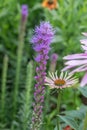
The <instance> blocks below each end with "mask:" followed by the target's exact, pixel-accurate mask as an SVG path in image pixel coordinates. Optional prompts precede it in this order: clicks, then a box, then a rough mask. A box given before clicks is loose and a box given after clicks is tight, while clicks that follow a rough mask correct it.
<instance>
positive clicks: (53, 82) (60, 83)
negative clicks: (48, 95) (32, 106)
mask: <svg viewBox="0 0 87 130" xmlns="http://www.w3.org/2000/svg"><path fill="white" fill-rule="evenodd" d="M77 82H78V79H76V78H75V77H73V75H72V74H68V73H67V72H66V73H65V74H64V73H63V72H61V74H60V76H59V77H58V75H57V71H56V72H55V73H50V72H49V77H46V79H45V84H46V85H48V86H49V87H50V89H54V88H57V89H63V88H67V87H71V86H73V85H75V84H76V83H77Z"/></svg>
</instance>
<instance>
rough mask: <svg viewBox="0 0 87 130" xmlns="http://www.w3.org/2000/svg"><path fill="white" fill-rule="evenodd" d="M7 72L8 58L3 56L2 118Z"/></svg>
mask: <svg viewBox="0 0 87 130" xmlns="http://www.w3.org/2000/svg"><path fill="white" fill-rule="evenodd" d="M7 70H8V56H7V55H5V57H4V60H3V71H2V85H1V114H2V115H3V118H4V116H5V110H6V109H5V103H6V79H7Z"/></svg>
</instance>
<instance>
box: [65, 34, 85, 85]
mask: <svg viewBox="0 0 87 130" xmlns="http://www.w3.org/2000/svg"><path fill="white" fill-rule="evenodd" d="M83 35H84V36H87V33H83ZM81 44H82V45H81V46H82V48H83V49H84V51H85V52H84V53H80V54H73V55H68V56H65V57H64V59H65V60H67V62H65V65H66V67H65V68H64V69H63V71H66V70H67V69H73V70H72V71H71V73H75V72H82V71H85V72H86V74H85V76H84V77H83V79H82V82H81V86H82V87H83V86H84V85H86V84H87V39H84V40H81Z"/></svg>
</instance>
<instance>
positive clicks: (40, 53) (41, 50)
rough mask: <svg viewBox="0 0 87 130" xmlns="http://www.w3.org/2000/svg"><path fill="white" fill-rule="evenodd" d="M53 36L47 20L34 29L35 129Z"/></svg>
mask: <svg viewBox="0 0 87 130" xmlns="http://www.w3.org/2000/svg"><path fill="white" fill-rule="evenodd" d="M53 36H54V30H53V28H52V26H51V25H50V23H49V22H41V23H40V26H37V27H36V29H35V34H34V36H33V38H32V43H33V49H34V50H35V51H36V53H37V56H36V57H35V61H36V62H37V64H38V66H37V67H36V76H35V79H36V84H35V92H34V104H33V109H34V110H33V117H32V126H31V127H32V128H31V129H32V130H37V129H38V128H39V127H40V125H41V120H42V109H43V103H44V90H45V87H44V83H45V77H46V72H45V71H46V64H47V60H48V58H49V57H48V52H49V50H50V44H51V42H52V39H53Z"/></svg>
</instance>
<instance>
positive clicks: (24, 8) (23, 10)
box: [12, 5, 28, 128]
mask: <svg viewBox="0 0 87 130" xmlns="http://www.w3.org/2000/svg"><path fill="white" fill-rule="evenodd" d="M27 17H28V7H27V5H22V8H21V25H20V32H19V44H18V50H17V64H16V76H15V85H14V93H13V118H14V116H15V113H16V110H17V99H18V89H19V80H20V70H21V62H22V56H23V48H24V35H25V28H26V22H27ZM12 128H13V127H12Z"/></svg>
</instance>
